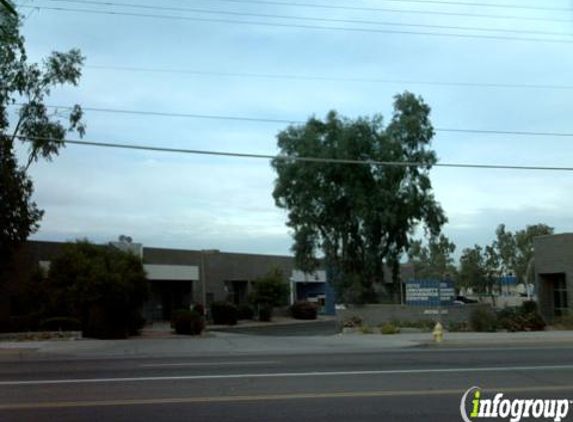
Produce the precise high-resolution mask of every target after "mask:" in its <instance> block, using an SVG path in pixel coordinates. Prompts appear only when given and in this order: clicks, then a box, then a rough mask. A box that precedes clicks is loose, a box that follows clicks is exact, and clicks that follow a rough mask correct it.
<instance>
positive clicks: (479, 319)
mask: <svg viewBox="0 0 573 422" xmlns="http://www.w3.org/2000/svg"><path fill="white" fill-rule="evenodd" d="M470 326H471V327H472V329H473V330H474V331H478V332H493V331H495V330H496V328H497V315H496V314H495V312H494V311H493V310H491V309H488V308H485V307H479V308H477V309H475V310H474V311H473V312H472V313H471V315H470Z"/></svg>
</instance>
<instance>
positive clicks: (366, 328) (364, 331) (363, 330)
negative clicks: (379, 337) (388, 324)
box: [360, 325, 374, 334]
mask: <svg viewBox="0 0 573 422" xmlns="http://www.w3.org/2000/svg"><path fill="white" fill-rule="evenodd" d="M360 332H361V333H362V334H374V330H373V329H372V328H370V327H369V326H368V325H363V326H361V327H360Z"/></svg>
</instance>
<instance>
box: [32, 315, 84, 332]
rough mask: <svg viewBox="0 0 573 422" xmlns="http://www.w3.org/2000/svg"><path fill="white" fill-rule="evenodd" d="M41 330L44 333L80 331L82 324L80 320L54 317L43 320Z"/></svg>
mask: <svg viewBox="0 0 573 422" xmlns="http://www.w3.org/2000/svg"><path fill="white" fill-rule="evenodd" d="M40 329H41V330H43V331H80V330H81V329H82V322H81V321H80V320H79V319H78V318H72V317H54V318H48V319H45V320H43V321H42V323H41V324H40Z"/></svg>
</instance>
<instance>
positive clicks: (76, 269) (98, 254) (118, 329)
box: [47, 241, 149, 338]
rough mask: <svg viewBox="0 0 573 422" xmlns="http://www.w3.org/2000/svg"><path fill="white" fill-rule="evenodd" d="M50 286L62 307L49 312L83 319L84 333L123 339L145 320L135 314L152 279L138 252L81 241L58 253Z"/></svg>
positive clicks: (55, 302) (52, 299)
mask: <svg viewBox="0 0 573 422" xmlns="http://www.w3.org/2000/svg"><path fill="white" fill-rule="evenodd" d="M47 287H48V288H49V302H50V303H51V304H53V305H52V306H51V307H52V309H54V308H56V309H57V310H58V313H51V315H69V316H75V317H78V318H80V320H81V322H82V332H83V335H84V336H85V337H96V338H125V337H126V336H127V335H128V334H129V332H132V331H134V329H135V328H136V327H137V325H138V324H140V323H141V320H136V319H134V318H133V316H134V315H135V312H136V311H139V310H140V309H141V307H142V305H143V303H144V302H145V300H146V299H147V295H148V289H149V282H148V281H147V279H146V275H145V270H144V269H143V264H142V262H141V259H140V258H139V257H138V256H136V255H135V254H132V253H129V252H122V251H120V250H119V249H117V248H115V247H113V246H98V245H94V244H92V243H89V242H88V241H78V242H76V243H69V244H66V245H65V246H64V247H63V248H62V249H61V251H60V252H59V254H58V255H57V256H56V257H54V259H53V260H52V262H51V265H50V271H49V277H48V282H47ZM132 322H133V324H132Z"/></svg>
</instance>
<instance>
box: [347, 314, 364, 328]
mask: <svg viewBox="0 0 573 422" xmlns="http://www.w3.org/2000/svg"><path fill="white" fill-rule="evenodd" d="M362 322H363V321H362V318H361V317H359V316H358V315H352V316H349V317H347V318H346V319H345V320H344V322H343V323H342V327H343V328H356V327H360V326H362Z"/></svg>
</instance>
